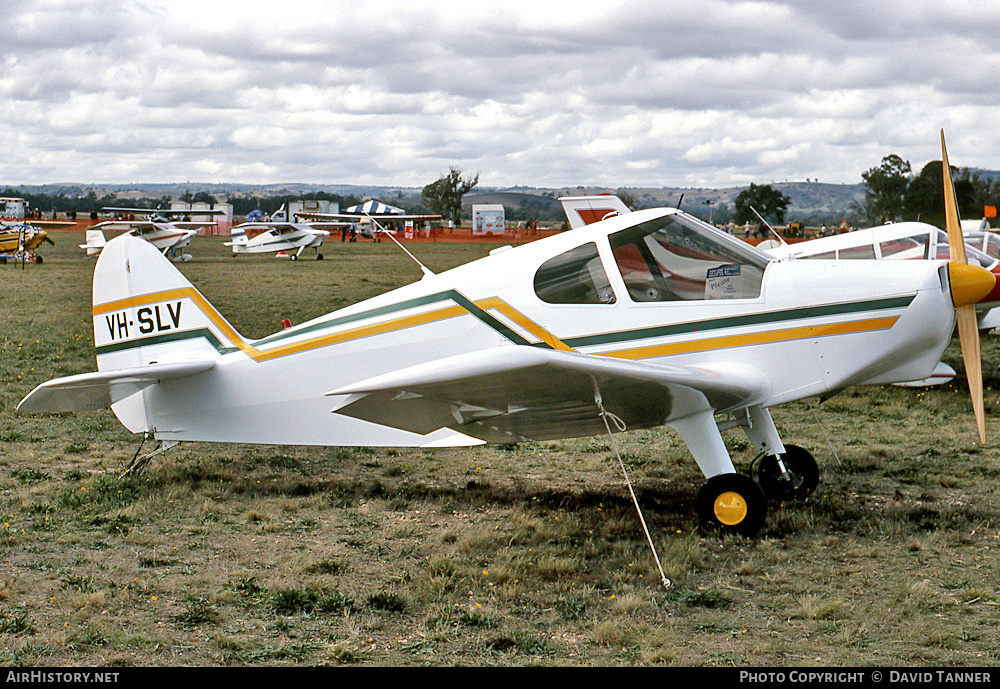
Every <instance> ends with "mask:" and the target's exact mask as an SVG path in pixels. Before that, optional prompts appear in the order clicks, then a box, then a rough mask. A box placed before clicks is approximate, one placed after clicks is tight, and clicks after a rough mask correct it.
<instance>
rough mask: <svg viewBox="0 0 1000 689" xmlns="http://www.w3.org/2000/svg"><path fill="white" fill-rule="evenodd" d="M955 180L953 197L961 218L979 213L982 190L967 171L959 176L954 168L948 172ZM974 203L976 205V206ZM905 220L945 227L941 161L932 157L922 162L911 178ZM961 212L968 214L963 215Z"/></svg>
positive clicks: (907, 193) (980, 210) (971, 216)
mask: <svg viewBox="0 0 1000 689" xmlns="http://www.w3.org/2000/svg"><path fill="white" fill-rule="evenodd" d="M951 176H952V179H953V180H954V182H955V198H956V199H957V200H958V212H959V215H960V216H962V217H968V218H975V217H978V216H979V214H980V213H982V205H985V204H982V203H981V199H982V197H981V196H980V193H981V189H978V188H977V184H976V183H975V182H974V181H973V180H972V179H970V178H969V173H968V170H966V171H963V173H962V174H961V175H959V174H957V171H956V169H955V168H952V171H951ZM977 204H980V205H979V208H977V207H976V206H977ZM905 211H906V212H905V216H904V217H905V219H906V220H918V221H920V222H925V223H928V224H930V225H934V226H936V227H940V228H944V226H945V220H944V177H943V167H942V165H941V161H940V160H932V161H931V162H929V163H927V164H926V165H924V167H923V169H922V170H921V171H920V174H919V175H917V176H916V177H914V178H913V179H912V180H910V184H909V186H907V188H906V204H905ZM963 213H968V214H969V215H968V216H966V215H964V214H963Z"/></svg>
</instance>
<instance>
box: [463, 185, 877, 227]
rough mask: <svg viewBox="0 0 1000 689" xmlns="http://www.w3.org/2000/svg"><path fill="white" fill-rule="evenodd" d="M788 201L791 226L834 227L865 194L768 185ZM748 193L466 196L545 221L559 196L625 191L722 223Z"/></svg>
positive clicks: (643, 204)
mask: <svg viewBox="0 0 1000 689" xmlns="http://www.w3.org/2000/svg"><path fill="white" fill-rule="evenodd" d="M772 186H773V187H775V188H776V189H778V190H779V191H781V192H782V193H783V194H785V195H787V196H788V197H789V198H790V199H791V203H790V204H789V207H788V215H789V219H791V220H798V221H806V222H817V223H819V222H833V220H834V219H836V220H837V221H839V219H840V217H841V216H843V215H845V214H848V213H849V212H850V209H851V205H852V203H853V202H854V201H862V200H864V196H865V189H864V186H863V185H862V184H822V183H819V182H781V183H776V184H773V185H772ZM744 189H746V187H730V188H726V189H685V188H680V187H676V188H671V187H663V188H659V189H650V188H628V187H625V188H622V189H620V190H619V189H611V188H607V187H564V188H561V189H535V188H527V187H516V188H513V189H504V190H497V189H491V190H485V189H483V190H480V189H478V188H477V189H476V190H474V191H473V192H470V193H469V194H467V195H466V196H465V199H464V200H465V203H466V204H467V205H472V204H473V203H502V204H503V205H504V207H505V208H507V209H508V210H509V211H513V210H517V209H522V210H524V209H529V210H534V211H536V212H537V213H538V217H539V218H542V219H544V218H546V217H547V216H546V214H547V213H555V214H559V213H562V207H561V205H560V203H559V197H561V196H584V195H591V194H614V193H617V192H619V191H624V192H627V193H629V194H631V195H632V196H633V197H634V198H635V199H636V202H637V205H638V208H655V207H660V206H676V205H678V203H679V204H680V207H681V208H682V209H684V210H685V211H688V212H690V213H692V214H695V215H698V216H700V217H705V218H709V217H713V218H714V219H716V220H725V219H727V218H728V215H729V214H731V213H732V210H733V206H734V205H735V201H736V196H737V195H738V194H739V193H740V192H741V191H743V190H744Z"/></svg>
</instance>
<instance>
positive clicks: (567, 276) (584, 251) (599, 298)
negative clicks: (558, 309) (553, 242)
mask: <svg viewBox="0 0 1000 689" xmlns="http://www.w3.org/2000/svg"><path fill="white" fill-rule="evenodd" d="M535 294H537V295H538V298H539V299H541V300H542V301H544V302H546V303H549V304H613V303H614V302H615V293H614V290H612V289H611V282H610V281H609V280H608V274H607V273H606V272H604V265H603V264H602V263H601V258H600V256H599V255H598V253H597V245H596V244H594V243H593V242H590V243H588V244H582V245H580V246H578V247H575V248H573V249H570V250H569V251H566V252H564V253H561V254H559V255H558V256H554V257H553V258H550V259H549V260H548V261H546V262H545V263H543V264H542V265H541V267H540V268H539V269H538V270H537V271H536V272H535Z"/></svg>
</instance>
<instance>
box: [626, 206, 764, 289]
mask: <svg viewBox="0 0 1000 689" xmlns="http://www.w3.org/2000/svg"><path fill="white" fill-rule="evenodd" d="M609 239H610V241H611V250H612V253H613V254H614V257H615V263H617V265H618V270H619V272H620V273H621V276H622V279H623V280H624V281H625V286H626V287H627V288H628V294H629V297H630V298H631V299H632V301H637V302H646V301H681V300H698V299H754V298H757V297H759V296H760V288H761V282H762V281H763V277H764V268H765V267H766V265H767V263H768V260H767V258H766V257H764V256H760V255H758V254H757V253H756V252H755V251H753V250H752V249H750V248H749V247H747V248H743V247H741V246H740V245H738V244H736V243H735V242H736V241H738V240H731V239H730V238H729V237H727V236H725V235H721V236H716V234H715V233H714V232H713V231H711V228H706V227H702V226H700V225H699V224H697V223H696V222H694V221H692V220H689V219H688V218H686V217H684V216H679V215H674V216H666V217H662V218H657V219H655V220H651V221H648V222H644V223H641V224H639V225H636V226H634V227H630V228H629V229H627V230H623V231H621V232H616V233H614V234H612V235H610V237H609Z"/></svg>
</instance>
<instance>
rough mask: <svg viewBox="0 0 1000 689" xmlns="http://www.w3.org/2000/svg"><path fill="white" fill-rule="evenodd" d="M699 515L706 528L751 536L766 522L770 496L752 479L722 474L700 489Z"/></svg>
mask: <svg viewBox="0 0 1000 689" xmlns="http://www.w3.org/2000/svg"><path fill="white" fill-rule="evenodd" d="M697 508H698V518H699V519H700V520H701V524H702V526H703V527H704V528H705V529H708V530H713V531H721V532H723V533H733V534H739V535H741V536H747V537H751V536H754V535H756V534H757V532H758V531H760V529H761V527H763V526H764V519H766V518H767V499H766V498H765V497H764V493H763V491H762V490H761V489H760V486H758V485H757V484H756V483H754V481H753V479H751V478H750V477H749V476H744V475H742V474H720V475H718V476H713V477H712V478H710V479H708V481H706V482H705V485H704V486H702V487H701V490H700V491H698V502H697Z"/></svg>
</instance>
